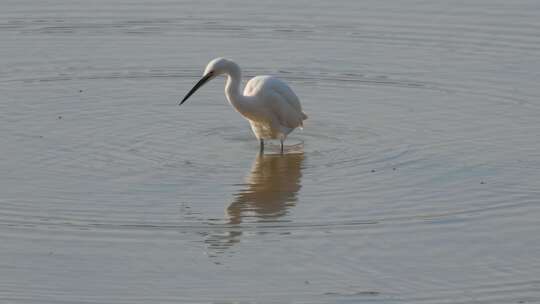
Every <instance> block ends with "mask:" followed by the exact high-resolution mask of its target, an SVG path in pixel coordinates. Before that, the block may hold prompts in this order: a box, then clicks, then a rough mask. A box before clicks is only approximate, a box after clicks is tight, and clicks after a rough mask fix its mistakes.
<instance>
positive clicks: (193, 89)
mask: <svg viewBox="0 0 540 304" xmlns="http://www.w3.org/2000/svg"><path fill="white" fill-rule="evenodd" d="M213 75H214V73H213V72H209V73H208V74H206V75H204V76H203V78H201V80H199V82H197V84H196V85H195V86H194V87H193V88H192V89H191V90H190V91H189V92H188V93H187V94H186V97H184V99H182V101H181V102H180V103H179V104H178V105H179V106H181V105H182V104H183V103H184V101H186V100H187V99H188V98H189V96H191V95H193V93H195V91H197V90H198V89H199V88H200V87H202V86H203V84H205V83H206V82H207V81H208V80H210V78H212V76H213Z"/></svg>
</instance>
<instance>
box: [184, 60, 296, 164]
mask: <svg viewBox="0 0 540 304" xmlns="http://www.w3.org/2000/svg"><path fill="white" fill-rule="evenodd" d="M219 75H226V76H227V83H226V84H225V96H227V100H228V101H229V103H230V104H231V105H232V106H233V107H234V108H235V109H236V111H238V112H239V113H240V114H242V116H244V117H245V118H246V119H247V120H248V121H249V123H250V124H251V129H252V130H253V133H254V134H255V136H256V137H257V139H259V142H260V152H261V153H262V152H263V151H264V140H265V139H279V140H280V142H281V153H282V154H283V142H284V141H285V139H286V138H287V135H289V133H291V132H292V131H293V130H294V129H295V128H297V127H300V128H301V127H303V121H304V120H305V119H307V115H306V114H304V112H302V106H301V105H300V101H299V100H298V97H297V96H296V94H294V92H293V91H292V90H291V88H290V87H289V86H288V85H287V84H286V83H285V82H283V81H281V80H279V79H277V78H275V77H272V76H256V77H253V78H252V79H251V80H249V81H248V83H247V84H246V87H245V88H244V93H243V94H242V93H241V91H240V89H241V88H240V85H241V79H242V73H241V71H240V67H239V66H238V65H237V64H236V63H234V62H233V61H231V60H228V59H225V58H216V59H214V60H212V61H210V62H209V63H208V65H207V66H206V69H205V70H204V74H203V77H202V78H201V80H199V82H197V84H195V86H194V87H193V88H192V89H191V90H190V91H189V92H188V93H187V94H186V96H185V97H184V99H182V101H181V102H180V104H179V105H182V104H183V103H184V102H185V101H186V100H187V99H188V98H189V97H190V96H191V95H192V94H193V93H195V91H197V90H198V89H199V88H200V87H201V86H202V85H204V84H205V83H206V82H208V81H209V80H211V79H213V78H215V77H217V76H219Z"/></svg>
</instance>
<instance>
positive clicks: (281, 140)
mask: <svg viewBox="0 0 540 304" xmlns="http://www.w3.org/2000/svg"><path fill="white" fill-rule="evenodd" d="M279 141H280V142H281V154H283V137H282V138H281V139H280V140H279Z"/></svg>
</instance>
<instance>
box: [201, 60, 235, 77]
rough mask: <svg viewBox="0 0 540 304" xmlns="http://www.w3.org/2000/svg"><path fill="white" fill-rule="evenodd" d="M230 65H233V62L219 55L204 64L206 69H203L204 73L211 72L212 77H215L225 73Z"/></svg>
mask: <svg viewBox="0 0 540 304" xmlns="http://www.w3.org/2000/svg"><path fill="white" fill-rule="evenodd" d="M232 65H234V63H233V62H232V61H230V60H228V59H225V58H221V57H220V58H216V59H213V60H212V61H210V62H209V63H208V64H207V65H206V69H204V75H208V74H210V73H212V77H216V76H219V75H222V74H225V73H227V72H228V71H229V70H230V69H231V66H232Z"/></svg>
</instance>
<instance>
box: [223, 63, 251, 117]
mask: <svg viewBox="0 0 540 304" xmlns="http://www.w3.org/2000/svg"><path fill="white" fill-rule="evenodd" d="M226 75H227V83H226V84H225V96H227V100H229V103H230V104H231V105H232V106H233V107H234V108H235V109H236V110H237V111H238V112H240V113H241V114H243V115H246V114H247V113H248V112H249V111H250V110H249V102H248V101H247V98H246V96H244V95H243V94H242V88H241V82H242V73H241V72H240V68H239V67H238V66H237V65H234V66H231V67H230V69H229V71H227V73H226Z"/></svg>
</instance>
